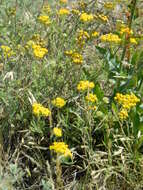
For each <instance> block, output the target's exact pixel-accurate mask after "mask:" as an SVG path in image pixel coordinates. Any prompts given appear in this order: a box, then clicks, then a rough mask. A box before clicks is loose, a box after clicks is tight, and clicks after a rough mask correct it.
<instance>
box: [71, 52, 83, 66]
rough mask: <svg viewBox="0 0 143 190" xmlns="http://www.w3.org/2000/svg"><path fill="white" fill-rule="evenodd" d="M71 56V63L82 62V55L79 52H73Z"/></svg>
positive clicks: (78, 63)
mask: <svg viewBox="0 0 143 190" xmlns="http://www.w3.org/2000/svg"><path fill="white" fill-rule="evenodd" d="M71 57H72V62H73V63H75V64H77V65H80V64H82V63H83V57H82V55H81V54H79V53H77V52H74V53H73V54H72V56H71Z"/></svg>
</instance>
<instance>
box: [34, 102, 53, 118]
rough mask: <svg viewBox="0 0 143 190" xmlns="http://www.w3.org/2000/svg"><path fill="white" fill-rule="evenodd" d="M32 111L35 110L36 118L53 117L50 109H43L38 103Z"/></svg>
mask: <svg viewBox="0 0 143 190" xmlns="http://www.w3.org/2000/svg"><path fill="white" fill-rule="evenodd" d="M32 109H33V113H34V114H35V115H36V116H40V115H41V116H46V117H48V116H50V115H51V111H50V110H49V109H48V108H45V107H43V106H42V105H41V104H38V103H34V104H33V105H32Z"/></svg>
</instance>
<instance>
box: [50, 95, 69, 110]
mask: <svg viewBox="0 0 143 190" xmlns="http://www.w3.org/2000/svg"><path fill="white" fill-rule="evenodd" d="M52 104H53V105H54V106H56V107H57V108H62V107H63V106H64V105H65V104H66V101H65V100H64V99H63V98H60V97H57V98H56V99H54V100H53V101H52Z"/></svg>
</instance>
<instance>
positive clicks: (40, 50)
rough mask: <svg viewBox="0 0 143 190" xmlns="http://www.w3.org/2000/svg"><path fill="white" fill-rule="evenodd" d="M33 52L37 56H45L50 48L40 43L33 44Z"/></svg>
mask: <svg viewBox="0 0 143 190" xmlns="http://www.w3.org/2000/svg"><path fill="white" fill-rule="evenodd" d="M32 49H33V53H34V56H35V57H36V58H40V59H41V58H43V57H44V56H45V55H46V54H47V53H48V50H47V49H46V48H43V47H41V46H40V45H37V44H33V45H32Z"/></svg>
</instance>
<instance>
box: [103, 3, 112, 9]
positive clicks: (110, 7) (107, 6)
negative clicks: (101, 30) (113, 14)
mask: <svg viewBox="0 0 143 190" xmlns="http://www.w3.org/2000/svg"><path fill="white" fill-rule="evenodd" d="M104 7H105V8H106V9H113V8H114V3H112V2H106V3H104Z"/></svg>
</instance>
